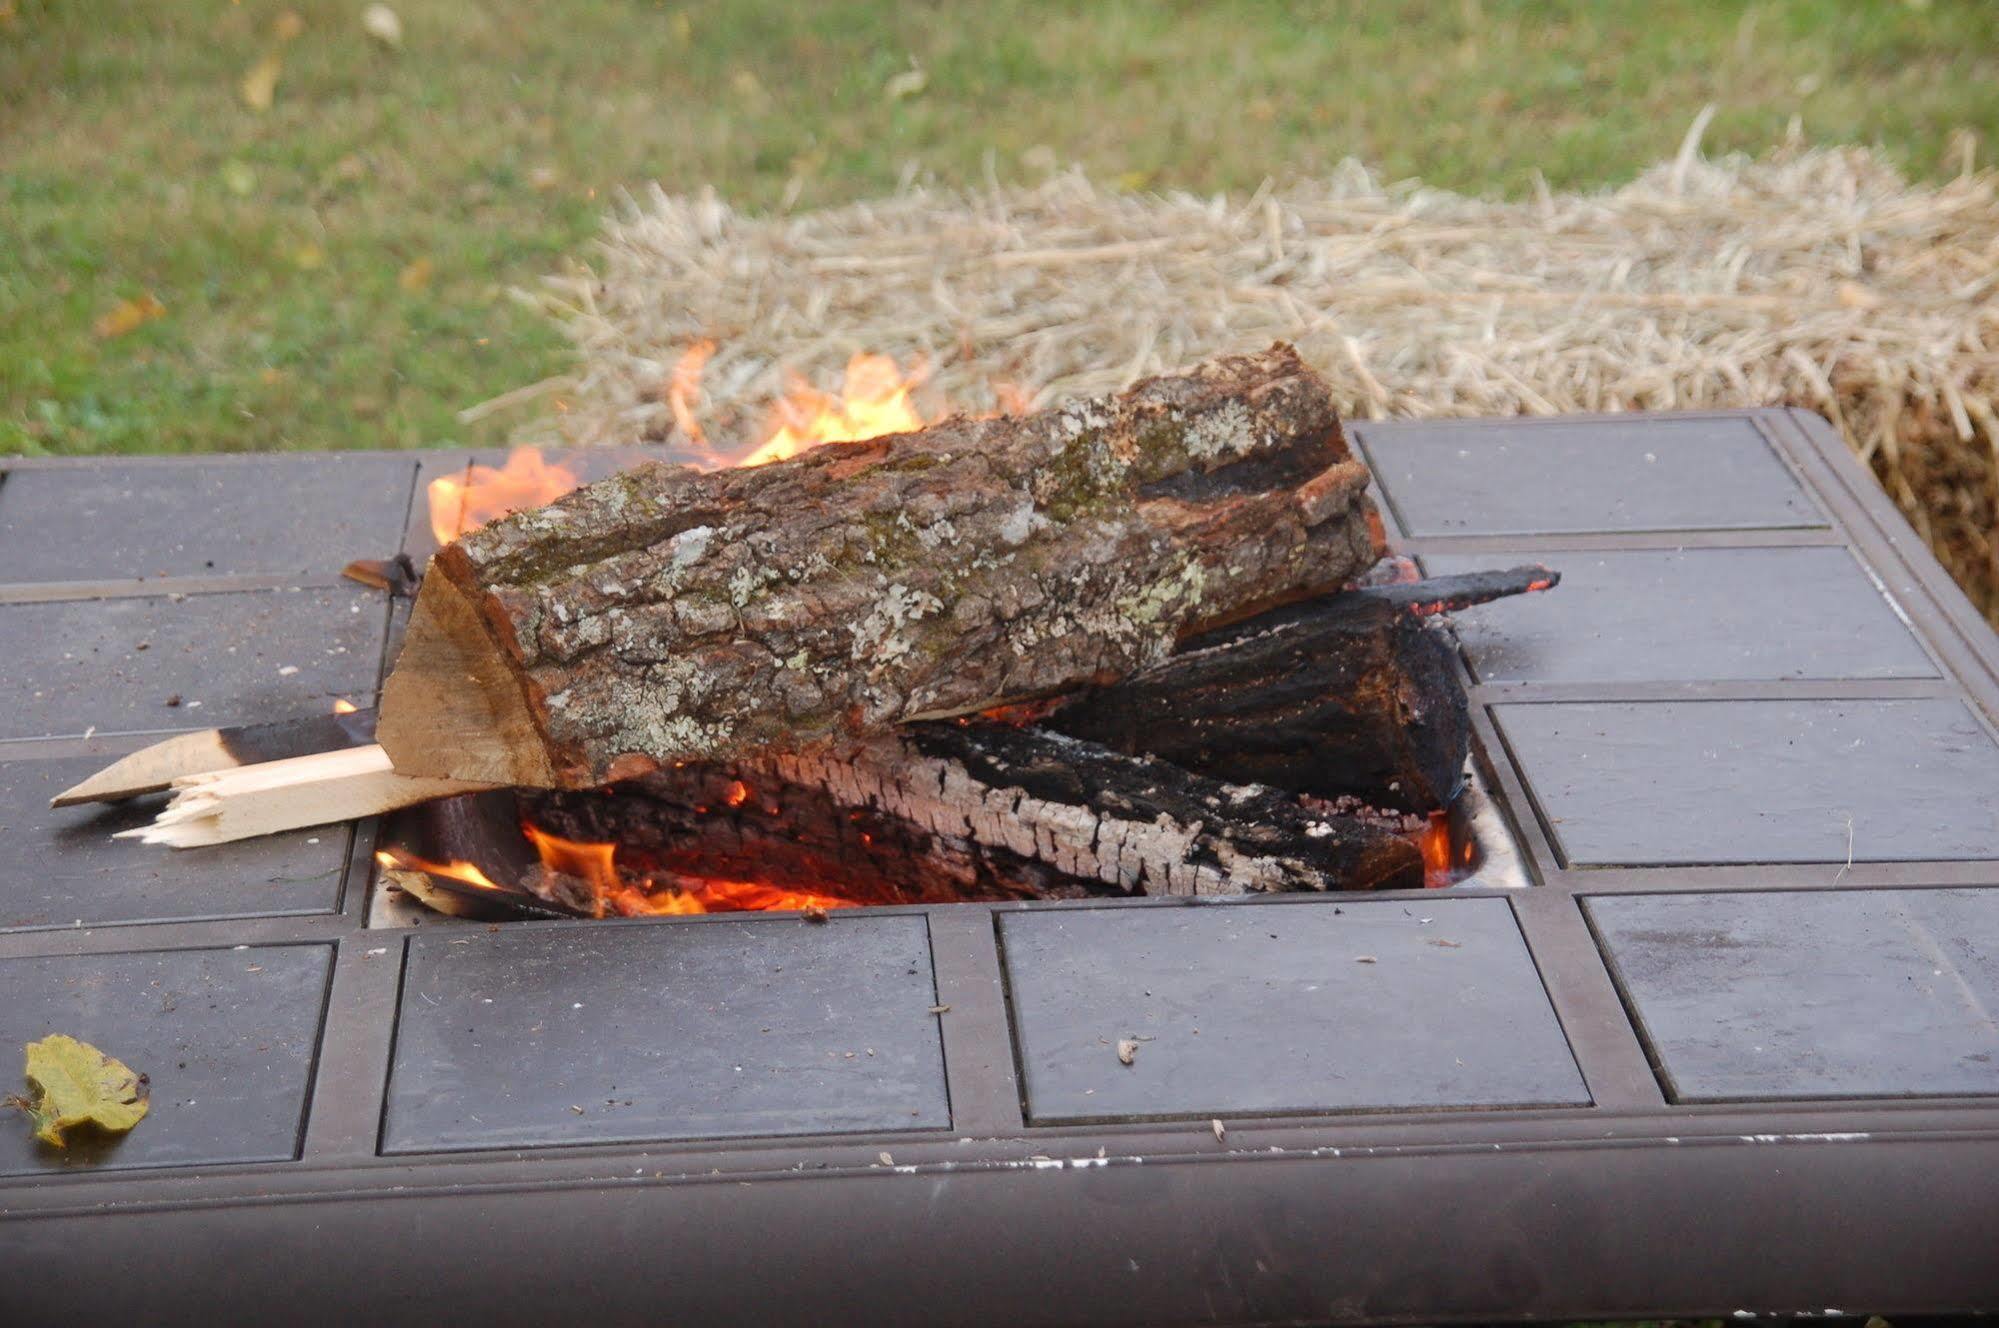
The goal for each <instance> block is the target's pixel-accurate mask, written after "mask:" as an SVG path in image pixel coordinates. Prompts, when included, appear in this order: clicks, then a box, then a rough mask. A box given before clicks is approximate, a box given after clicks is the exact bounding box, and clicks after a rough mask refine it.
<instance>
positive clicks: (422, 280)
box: [396, 258, 431, 292]
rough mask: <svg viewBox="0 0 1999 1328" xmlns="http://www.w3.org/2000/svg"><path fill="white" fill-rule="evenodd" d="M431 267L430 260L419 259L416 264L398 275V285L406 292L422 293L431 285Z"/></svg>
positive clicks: (412, 264)
mask: <svg viewBox="0 0 1999 1328" xmlns="http://www.w3.org/2000/svg"><path fill="white" fill-rule="evenodd" d="M430 274H431V265H430V260H429V259H428V258H419V259H417V260H416V261H415V262H414V263H411V264H410V265H409V266H407V267H405V268H404V269H403V270H402V271H400V272H398V273H396V285H398V286H401V287H402V288H403V289H404V290H406V291H411V292H415V291H420V290H422V289H423V288H424V287H425V286H428V285H429V284H430Z"/></svg>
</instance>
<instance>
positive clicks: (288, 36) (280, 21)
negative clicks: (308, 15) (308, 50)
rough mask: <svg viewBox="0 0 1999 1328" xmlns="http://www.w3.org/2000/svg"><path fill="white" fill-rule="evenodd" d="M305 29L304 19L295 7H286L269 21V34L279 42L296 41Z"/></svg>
mask: <svg viewBox="0 0 1999 1328" xmlns="http://www.w3.org/2000/svg"><path fill="white" fill-rule="evenodd" d="M304 31H305V20H304V19H302V18H300V17H299V16H298V11H297V10H296V9H287V10H286V11H285V12H284V13H282V14H280V15H278V16H277V18H276V19H274V20H273V21H272V23H271V36H272V37H273V38H275V39H276V40H278V41H279V42H288V41H297V40H298V35H299V34H300V33H301V32H304Z"/></svg>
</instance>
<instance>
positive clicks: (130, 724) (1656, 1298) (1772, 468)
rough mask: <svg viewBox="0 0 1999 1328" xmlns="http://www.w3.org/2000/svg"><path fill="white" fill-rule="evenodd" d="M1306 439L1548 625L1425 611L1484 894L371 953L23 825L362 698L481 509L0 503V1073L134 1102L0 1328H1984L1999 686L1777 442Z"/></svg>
mask: <svg viewBox="0 0 1999 1328" xmlns="http://www.w3.org/2000/svg"><path fill="white" fill-rule="evenodd" d="M1354 433H1355V435H1356V437H1357V440H1358V442H1359V444H1360V446H1361V447H1362V448H1363V449H1364V450H1365V452H1366V454H1367V458H1368V460H1369V462H1370V464H1371V465H1372V467H1373V469H1374V473H1375V475H1376V477H1377V482H1378V487H1379V490H1380V497H1381V500H1382V508H1383V513H1384V516H1385V519H1386V522H1387V525H1388V529H1389V533H1390V537H1391V539H1392V541H1393V542H1394V543H1395V544H1396V545H1397V546H1398V548H1399V549H1400V550H1401V551H1403V552H1405V553H1409V554H1412V555H1414V556H1416V557H1417V558H1418V559H1420V560H1421V561H1422V563H1423V564H1424V565H1425V567H1426V568H1427V570H1429V571H1432V572H1446V571H1456V570H1462V569H1464V568H1467V567H1471V566H1475V565H1479V564H1485V565H1508V564H1512V563H1518V562H1523V561H1537V560H1538V561H1545V562H1547V563H1549V564H1551V565H1553V566H1556V567H1558V568H1559V569H1560V570H1561V571H1562V572H1563V574H1564V580H1563V584H1562V586H1561V589H1560V590H1559V591H1557V592H1556V593H1554V594H1551V595H1545V596H1536V597H1533V598H1532V599H1530V600H1527V601H1522V602H1513V603H1506V604H1500V605H1494V606H1489V607H1487V608H1484V609H1480V610H1476V611H1473V612H1471V613H1467V614H1464V615H1462V616H1461V618H1460V622H1461V625H1462V632H1463V641H1464V652H1463V656H1464V667H1465V668H1466V670H1467V675H1466V676H1467V681H1468V682H1469V684H1470V693H1471V698H1472V703H1473V708H1474V714H1475V723H1476V728H1477V747H1478V753H1477V760H1478V762H1479V768H1480V772H1481V775H1482V780H1483V783H1484V784H1485V786H1486V788H1487V789H1488V790H1489V791H1490V792H1491V794H1492V798H1493V802H1494V804H1495V805H1496V807H1497V808H1498V810H1499V813H1500V816H1501V818H1503V820H1504V821H1505V822H1506V823H1507V824H1508V825H1509V826H1510V827H1511V832H1512V836H1513V838H1514V839H1515V841H1516V845H1515V847H1516V848H1517V854H1518V859H1519V861H1520V863H1521V864H1522V867H1523V868H1524V874H1525V876H1526V877H1527V878H1528V879H1529V880H1530V881H1531V883H1530V884H1528V885H1525V886H1523V887H1521V888H1515V889H1506V888H1501V887H1498V886H1494V885H1491V884H1484V885H1481V884H1478V883H1477V880H1476V878H1475V881H1474V883H1473V884H1472V885H1471V886H1469V887H1467V888H1460V889H1453V890H1450V891H1442V892H1429V893H1420V892H1419V893H1410V894H1390V895H1375V896H1367V897H1354V896H1309V897H1307V896H1286V897H1278V898H1256V899H1248V900H1229V901H1209V900H1202V901H1197V902H1186V901H1133V902H1129V903H1096V902H1091V903H1076V904H1024V905H981V904H958V905H946V906H938V907H927V908H903V909H881V910H867V911H856V912H853V913H850V914H836V915H835V916H834V917H833V918H832V919H831V920H830V921H829V922H827V923H825V924H823V925H813V924H810V923H807V922H804V921H801V920H800V919H799V918H797V917H794V916H788V915H769V916H744V915H718V916H711V917H705V918H693V919H676V920H662V921H648V922H600V923H591V922H577V923H521V924H510V925H506V926H495V927H488V926H482V925H470V926H468V925H464V924H445V923H439V924H435V925H433V924H425V925H420V926H402V927H382V926H375V927H370V926H369V925H367V924H368V918H369V898H368V896H369V892H370V875H371V869H370V865H369V864H370V852H371V848H372V842H373V835H374V827H373V826H372V825H367V824H363V825H360V826H336V827H330V828H325V829H320V830H311V831H304V832H300V833H296V834H290V835H284V836H279V837H276V838H273V839H270V840H263V841H253V842H248V843H243V844H236V845H230V846H227V847H224V848H219V849H213V850H205V851H196V852H187V853H181V854H173V853H169V852H166V851H164V850H155V849H146V848H142V847H139V846H136V845H133V844H131V843H129V842H125V841H113V840H112V839H111V838H110V834H111V832H112V831H114V830H117V829H120V828H123V827H125V826H128V825H131V824H134V823H135V822H136V821H138V820H140V819H143V818H144V817H145V816H146V815H148V814H149V812H150V808H136V809H134V808H119V809H110V810H102V809H100V810H96V811H92V810H90V809H74V810H70V811H66V812H51V811H49V810H48V808H47V800H48V797H49V795H50V794H51V793H52V792H53V791H55V790H57V789H60V788H62V787H64V786H66V785H67V784H69V783H71V782H72V781H74V780H75V779H76V778H78V777H79V776H80V775H82V774H83V773H85V772H87V771H89V770H91V769H94V768H96V767H98V766H101V765H102V764H104V763H106V761H107V760H109V759H110V758H113V757H115V756H117V755H119V754H121V753H123V752H126V751H129V750H132V749H134V748H136V747H138V746H140V745H142V744H144V743H146V742H148V741H151V740H153V739H154V738H156V737H157V736H158V735H159V734H161V733H163V732H166V731H171V730H176V729H185V728H196V727H207V726H210V725H215V724H224V723H231V722H243V721H255V720H263V719H273V718H281V717H285V716H289V715H295V714H305V713H311V712H312V711H314V710H317V709H321V708H324V707H327V706H328V705H330V703H331V701H332V700H333V699H335V698H346V699H350V700H353V701H356V702H359V703H362V704H366V703H367V702H368V701H369V700H371V699H372V697H373V694H374V692H375V690H376V688H377V687H378V685H379V683H380V680H381V676H382V673H383V669H384V662H385V660H386V659H387V658H388V657H389V655H390V654H391V652H392V650H393V641H394V636H395V632H396V630H397V627H398V611H397V610H396V609H395V608H394V607H392V605H391V604H390V602H388V601H387V600H386V599H385V597H384V596H382V595H380V594H378V593H374V592H370V591H366V590H364V589H361V588H359V587H357V586H354V585H351V584H349V583H346V582H343V581H342V580H340V579H339V578H338V576H337V571H338V569H339V568H340V566H341V565H342V564H343V563H345V562H346V561H347V560H348V559H350V558H354V557H364V556H372V557H380V556H384V555H385V554H387V553H389V552H391V551H393V550H395V549H396V548H398V547H399V546H400V547H403V548H406V549H407V550H408V551H409V552H411V553H412V554H413V555H415V556H417V557H419V558H420V557H422V556H424V555H426V554H427V553H428V552H429V543H428V540H429V536H428V535H427V534H426V533H424V525H423V522H422V520H421V519H420V515H419V513H420V498H421V494H422V490H423V486H424V483H425V482H426V481H427V480H428V479H430V478H432V477H434V476H436V475H438V474H448V473H452V472H453V471H455V470H457V469H459V468H461V467H462V466H464V465H465V464H466V463H467V461H468V458H467V457H466V456H464V455H463V454H458V455H446V454H427V455H416V454H386V455H385V454H351V455H337V456H304V455H298V456H257V457H202V458H187V459H143V460H125V459H120V460H115V461H113V460H32V461H19V462H8V463H5V465H6V472H5V477H4V482H0V576H3V577H4V579H5V581H6V583H7V584H5V585H4V586H0V649H4V651H5V662H6V667H5V668H4V670H0V984H4V987H0V990H4V992H5V1000H4V1001H0V1056H5V1055H12V1054H15V1053H13V1052H11V1051H9V1050H8V1049H9V1048H16V1047H19V1046H20V1045H21V1044H23V1043H25V1042H27V1041H29V1040H31V1039H33V1038H36V1037H40V1036H42V1035H44V1034H46V1033H51V1032H61V1033H68V1034H71V1035H73V1036H76V1037H79V1038H83V1039H86V1040H88V1041H91V1042H94V1043H96V1044H97V1045H99V1046H101V1047H103V1048H105V1049H106V1050H107V1051H110V1052H111V1053H112V1054H114V1055H116V1056H119V1057H120V1058H122V1059H124V1060H126V1061H127V1062H128V1063H130V1064H131V1065H133V1066H134V1067H136V1068H138V1069H141V1070H144V1071H146V1072H148V1073H149V1074H150V1075H151V1079H152V1092H153V1098H152V1101H153V1108H152V1114H151V1115H150V1116H149V1117H148V1118H147V1119H146V1120H145V1121H144V1122H143V1123H142V1124H141V1125H140V1126H139V1127H138V1128H137V1129H136V1130H134V1131H133V1132H132V1133H131V1134H130V1135H129V1136H126V1137H125V1138H123V1139H122V1140H119V1141H116V1142H110V1143H103V1144H98V1145H90V1146H78V1147H74V1148H72V1149H70V1150H69V1151H68V1152H66V1153H58V1152H54V1151H51V1150H47V1149H44V1148H42V1147H40V1146H38V1145H37V1144H35V1143H34V1142H33V1140H32V1139H31V1137H30V1132H29V1130H28V1129H27V1128H26V1127H25V1124H24V1123H22V1124H21V1125H20V1127H19V1128H8V1129H5V1130H0V1308H4V1309H5V1310H6V1311H7V1317H8V1321H10V1322H29V1321H31V1320H33V1321H44V1322H81V1321H83V1316H86V1315H118V1316H121V1317H122V1318H123V1319H125V1320H126V1321H131V1322H143V1323H161V1322H171V1321H182V1320H185V1321H200V1322H213V1321H215V1320H217V1319H224V1320H227V1319H233V1318H246V1317H248V1316H250V1315H252V1314H255V1315H258V1316H261V1317H268V1318H271V1319H274V1320H276V1321H281V1322H296V1321H301V1320H310V1321H320V1320H326V1321H332V1320H336V1319H338V1320H346V1321H355V1322H368V1323H402V1322H409V1323H426V1324H427V1323H433V1322H437V1321H439V1320H440V1319H441V1318H442V1319H446V1320H454V1321H455V1320H470V1321H478V1320H479V1319H480V1318H482V1317H483V1318H486V1319H489V1320H492V1321H497V1322H514V1321H526V1320H540V1319H548V1320H551V1321H554V1320H561V1319H566V1318H568V1317H571V1316H572V1315H580V1314H587V1317H589V1318H590V1319H591V1320H593V1321H594V1322H599V1323H614V1322H634V1323H640V1322H643V1323H661V1322H681V1323H701V1322H730V1321H738V1320H746V1319H756V1320H759V1321H766V1322H790V1321H796V1322H810V1323H815V1324H820V1323H826V1322H849V1321H851V1322H861V1323H869V1324H886V1323H901V1322H912V1323H913V1322H924V1323H928V1322H941V1321H950V1322H961V1323H991V1324H1008V1325H1018V1324H1044V1323H1045V1324H1054V1323H1071V1322H1100V1323H1121V1324H1135V1323H1148V1324H1152V1323H1157V1324H1167V1323H1244V1322H1264V1321H1278V1322H1286V1323H1294V1322H1303V1323H1309V1322H1320V1321H1341V1322H1354V1321H1399V1322H1428V1321H1446V1320H1492V1319H1508V1318H1528V1317H1538V1318H1606V1317H1612V1316H1618V1315H1639V1314H1644V1315H1655V1316H1657V1315H1685V1316H1707V1315H1723V1316H1727V1315H1736V1316H1741V1317H1748V1316H1752V1315H1766V1314H1768V1315H1839V1314H1844V1313H1869V1312H1880V1313H1891V1314H1892V1313H1918V1312H1922V1313H1940V1312H1952V1311H1965V1310H1973V1309H1984V1310H1991V1309H1994V1308H1996V1307H1999V1237H1995V1235H1994V1234H1993V1233H1994V1231H1995V1230H1999V1184H1995V1180H1996V1179H1999V1025H1995V1012H1999V743H1995V739H1994V734H1993V730H1992V717H1993V716H1994V715H1995V714H1999V641H1995V639H1994V637H1993V635H1992V633H1991V632H1990V631H1989V630H1988V629H1987V627H1986V625H1985V624H1984V623H1983V622H1982V621H1981V620H1980V619H1979V617H1978V616H1977V615H1976V613H1975V612H1974V611H1973V610H1972V608H1971V607H1970V605H1969V604H1967V603H1966V601H1965V600H1964V598H1963V597H1962V596H1961V595H1960V594H1959V592H1958V591H1957V590H1956V589H1955V588H1954V587H1953V586H1952V585H1951V584H1950V583H1949V582H1948V581H1947V579H1946V578H1945V577H1944V575H1943V574H1942V572H1941V571H1940V570H1939V568H1938V567H1937V566H1936V564H1935V563H1934V562H1933V561H1932V559H1931V558H1930V556H1929V555H1928V553H1927V552H1926V551H1925V550H1924V549H1923V547H1922V546H1921V545H1920V543H1918V541H1917V540H1916V539H1915V538H1914V537H1913V535H1912V534H1911V533H1910V531H1909V530H1908V529H1907V527H1906V526H1905V525H1903V523H1902V522H1901V521H1900V519H1899V518H1898V517H1897V516H1896V515H1895V514H1894V512H1893V511H1892V509H1891V508H1889V506H1888V505H1887V504H1886V503H1885V501H1884V500H1883V499H1882V497H1881V495H1880V494H1879V492H1878V491H1877V489H1876V487H1875V485H1874V483H1873V482H1872V480H1871V479H1869V478H1868V477H1867V476H1866V475H1865V474H1864V473H1863V472H1862V471H1861V470H1860V469H1859V468H1858V467H1857V466H1856V465H1855V464H1854V463H1853V462H1852V461H1851V460H1850V459H1849V458H1848V456H1847V454H1846V453H1845V451H1844V450H1843V448H1842V447H1841V446H1840V444H1839V441H1838V439H1837V438H1836V437H1835V436H1834V434H1833V433H1832V431H1831V430H1830V429H1829V428H1827V427H1826V425H1825V424H1824V423H1823V422H1822V421H1820V420H1818V419H1816V418H1815V417H1812V416H1809V415H1805V414H1801V413H1798V412H1784V411H1752V412H1742V413H1723V414H1689V415H1674V416H1652V417H1639V416H1622V417H1615V416H1614V417H1606V418H1569V419H1560V420H1548V421H1532V422H1529V421H1518V420H1508V421H1488V422H1463V423H1446V424H1436V423H1395V424H1388V423H1381V424H1363V425H1359V426H1357V427H1356V428H1355V429H1354ZM583 461H584V463H585V464H586V465H589V466H596V467H603V466H605V465H607V464H609V459H607V458H604V457H601V456H596V455H592V456H587V457H585V458H583ZM1125 1040H1130V1041H1132V1042H1134V1043H1135V1044H1136V1046H1137V1048H1138V1050H1137V1052H1136V1054H1135V1056H1134V1057H1133V1058H1132V1063H1131V1064H1129V1065H1127V1064H1124V1063H1122V1061H1121V1059H1120V1057H1119V1055H1118V1054H1117V1045H1118V1043H1119V1042H1121V1041H1125ZM4 1077H5V1076H4V1075H0V1078H4ZM8 1087H10V1088H11V1087H13V1086H12V1085H8ZM585 1307H587V1309H586V1308H585ZM58 1316H60V1317H58Z"/></svg>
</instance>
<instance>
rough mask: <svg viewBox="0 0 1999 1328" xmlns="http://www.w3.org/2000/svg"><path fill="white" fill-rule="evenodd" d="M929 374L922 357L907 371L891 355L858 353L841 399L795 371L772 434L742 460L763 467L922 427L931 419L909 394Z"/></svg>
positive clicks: (778, 408)
mask: <svg viewBox="0 0 1999 1328" xmlns="http://www.w3.org/2000/svg"><path fill="white" fill-rule="evenodd" d="M928 376H929V373H928V369H927V367H926V366H925V365H924V364H923V363H922V362H920V361H919V362H918V363H917V364H915V365H914V366H912V368H911V370H910V372H909V373H908V374H907V375H905V374H904V373H903V372H902V370H901V368H900V367H898V366H897V364H896V362H895V360H894V359H893V358H891V357H890V356H887V355H867V354H861V355H856V356H854V357H853V358H852V359H850V360H848V361H847V376H846V379H845V381H844V382H842V383H841V385H840V395H839V396H837V397H836V396H833V395H831V394H830V393H826V392H821V391H819V390H818V389H817V388H815V387H813V386H812V384H810V383H808V382H806V381H805V380H804V379H802V378H799V377H797V376H796V375H794V376H793V377H792V379H791V385H790V388H789V390H788V391H786V393H785V394H784V396H783V397H781V398H780V399H779V400H778V401H777V403H776V405H775V406H774V407H773V425H772V428H771V431H770V434H769V436H768V437H766V438H765V439H764V442H763V445H762V446H760V447H758V448H757V449H756V450H755V451H753V452H751V453H750V454H749V455H748V456H746V457H744V458H743V459H742V460H741V461H740V462H738V463H737V464H739V465H744V466H761V465H764V464H765V463H767V462H771V461H783V460H784V459H785V458H787V457H794V456H797V455H798V454H799V453H800V452H803V451H804V450H805V449H806V448H808V447H814V446H817V445H818V444H820V443H849V442H858V441H860V440H862V439H866V438H879V437H881V436H882V435H883V434H889V433H908V432H909V431H910V430H912V429H921V428H922V427H923V426H924V424H926V423H927V421H926V420H925V419H924V418H923V415H922V414H921V412H919V411H918V410H917V409H916V406H915V405H914V404H913V403H912V402H911V401H910V399H909V394H910V393H911V392H913V391H914V390H915V389H916V388H917V387H919V386H920V385H921V384H922V382H923V380H924V379H925V378H926V377H928Z"/></svg>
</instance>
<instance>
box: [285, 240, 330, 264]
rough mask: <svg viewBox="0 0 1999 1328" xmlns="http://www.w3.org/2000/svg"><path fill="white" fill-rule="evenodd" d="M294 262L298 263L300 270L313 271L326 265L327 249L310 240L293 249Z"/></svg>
mask: <svg viewBox="0 0 1999 1328" xmlns="http://www.w3.org/2000/svg"><path fill="white" fill-rule="evenodd" d="M292 262H294V263H296V264H297V265H298V266H299V268H300V270H302V271H305V272H311V271H313V270H315V269H317V268H322V267H325V266H326V251H325V250H324V249H322V248H320V247H319V246H318V245H316V244H314V243H312V241H310V240H308V241H306V242H305V243H304V244H302V245H300V246H299V247H298V248H296V249H294V250H292Z"/></svg>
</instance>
